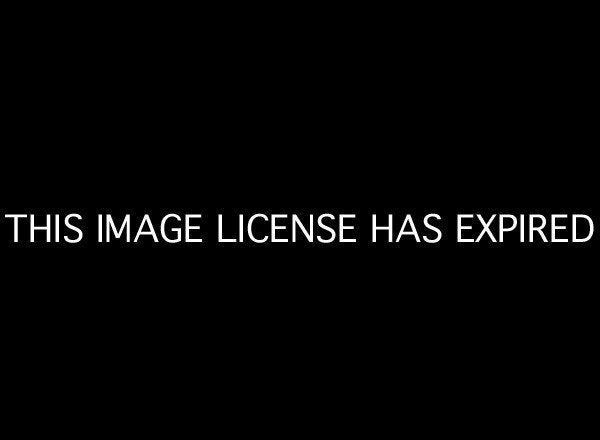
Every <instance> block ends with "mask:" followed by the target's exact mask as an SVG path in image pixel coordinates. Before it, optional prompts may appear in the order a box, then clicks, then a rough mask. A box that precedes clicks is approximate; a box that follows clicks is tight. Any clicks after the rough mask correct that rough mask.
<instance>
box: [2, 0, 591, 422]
mask: <svg viewBox="0 0 600 440" xmlns="http://www.w3.org/2000/svg"><path fill="white" fill-rule="evenodd" d="M52 12H57V11H52ZM153 12H157V11H153ZM163 12H164V11H163ZM247 12H248V14H247V13H246V12H240V11H239V10H237V9H236V11H233V10H232V11H228V12H227V13H225V14H224V15H223V14H221V15H216V14H215V13H214V12H212V11H211V12H207V11H204V12H195V13H193V14H190V15H188V14H186V13H184V12H183V11H180V12H177V13H175V15H173V16H171V15H170V14H169V15H167V14H166V13H165V15H164V16H163V14H162V12H161V14H159V15H160V18H156V16H155V15H152V17H150V16H147V15H146V13H145V12H144V13H141V12H140V11H137V12H136V13H133V14H127V15H126V14H125V13H124V12H122V13H119V14H114V16H112V15H111V16H110V17H107V18H102V19H100V18H99V17H100V15H97V14H100V12H97V13H96V12H95V13H94V14H92V15H85V19H83V18H82V16H78V18H77V19H75V18H74V19H66V22H65V23H63V22H62V21H57V20H50V19H48V16H46V17H45V16H44V14H43V13H41V14H40V16H36V17H35V19H34V18H33V15H36V14H34V13H33V12H32V11H30V12H28V14H26V15H25V16H23V17H24V19H25V20H24V21H19V23H18V24H16V25H15V26H14V29H10V30H8V31H7V39H6V44H5V52H4V55H3V66H4V67H3V70H4V72H3V73H4V74H5V79H4V80H3V85H4V87H3V96H4V99H3V110H4V111H3V124H2V125H3V133H4V136H3V137H4V142H3V156H4V158H3V160H2V173H1V176H2V177H1V179H2V201H1V202H2V205H1V206H2V213H3V214H4V213H5V212H31V213H42V212H43V213H67V212H79V213H83V214H86V215H87V216H89V215H92V214H94V213H96V212H105V211H107V210H110V211H113V212H124V211H131V212H151V213H153V214H155V215H158V214H160V213H163V212H169V211H175V212H179V213H186V212H190V213H202V214H204V215H205V216H206V217H208V218H210V217H211V216H214V215H215V214H216V213H217V212H222V211H229V212H237V211H239V210H243V211H246V212H252V211H256V212H288V213H292V212H294V213H319V212H325V211H328V212H334V213H335V212H356V213H359V215H361V243H360V244H359V245H348V246H342V245H338V246H331V247H326V248H323V247H321V248H317V247H291V246H285V245H283V246H275V245H273V246H268V247H262V248H252V247H244V248H234V249H232V248H227V249H225V248H218V247H216V246H214V245H210V244H207V245H206V246H199V247H175V248H164V247H158V248H154V247H152V246H138V247H129V248H128V247H126V246H124V247H117V248H115V247H111V248H102V247H98V246H95V245H94V244H93V243H88V244H83V245H81V246H76V247H63V246H54V247H53V246H39V247H35V248H31V247H27V246H23V247H20V246H10V245H9V243H8V242H7V240H4V242H3V245H2V254H3V257H5V258H3V263H2V264H3V270H2V273H3V278H4V282H3V284H4V285H5V286H6V287H5V288H3V289H2V291H3V295H2V301H3V303H4V304H3V307H2V311H3V314H4V315H5V319H3V324H4V327H5V331H4V338H3V339H4V341H5V347H6V348H5V355H6V356H5V358H6V362H5V365H7V366H8V367H9V370H10V373H9V374H8V375H7V376H6V382H7V384H8V385H9V386H10V388H11V389H13V388H14V389H15V393H14V394H11V396H14V397H11V404H10V408H11V412H12V413H13V414H15V415H20V416H23V414H31V410H32V409H34V408H35V409H38V410H40V411H39V412H40V413H41V414H45V415H46V417H47V418H45V419H44V420H47V421H46V422H44V423H49V424H52V425H57V426H63V423H67V424H71V423H73V420H74V419H77V420H78V421H83V422H88V423H86V425H87V426H88V427H89V426H99V427H107V426H109V425H112V422H113V421H123V420H128V421H131V420H133V421H134V425H136V426H138V427H148V426H150V427H152V428H153V429H158V426H157V425H160V426H163V427H165V428H166V429H167V430H168V431H171V430H174V429H176V428H180V427H181V426H183V425H184V424H183V422H184V421H191V422H192V423H193V424H201V426H198V427H200V428H202V427H203V426H204V425H203V423H205V420H207V419H208V420H210V421H212V422H213V423H214V422H216V423H217V424H218V425H219V426H221V427H222V429H225V430H230V429H239V428H242V429H251V428H255V427H256V428H261V429H266V428H269V429H273V428H274V427H275V426H276V425H278V424H279V423H281V422H283V423H282V424H283V426H284V427H285V428H286V429H287V430H286V431H282V432H288V431H290V430H291V431H295V430H298V429H306V430H308V432H314V431H313V430H312V429H313V428H312V427H313V426H315V422H317V423H318V422H323V421H328V422H330V423H329V426H330V428H329V429H331V430H332V431H331V432H337V430H340V429H344V428H350V429H357V430H358V429H359V428H363V429H365V430H366V431H365V432H372V431H373V430H375V429H383V428H384V427H386V426H387V425H388V424H389V423H391V424H392V426H395V427H396V428H399V427H400V428H401V427H403V426H407V427H408V425H404V424H403V423H405V422H401V421H402V420H407V419H408V420H410V421H412V422H413V423H416V424H418V425H420V426H421V427H422V428H423V429H426V430H431V429H440V428H441V429H455V428H460V429H465V428H467V427H469V428H471V429H473V428H474V427H475V425H477V424H478V423H481V422H483V425H484V426H485V427H486V428H487V429H488V430H490V429H491V430H497V429H507V430H509V432H512V431H510V430H511V429H512V428H511V427H512V426H514V423H515V422H522V421H525V420H528V421H532V420H533V421H534V423H532V424H531V426H532V428H533V429H540V427H548V426H551V427H553V428H556V429H557V428H558V426H557V425H559V424H560V425H561V426H563V427H566V428H568V429H573V424H572V423H573V419H572V418H571V416H572V415H573V414H576V415H577V417H578V418H579V420H580V421H581V420H583V419H584V418H585V417H586V414H588V411H589V409H586V408H587V405H586V403H585V402H586V396H589V395H590V394H591V393H592V390H593V389H595V388H594V385H593V381H592V375H591V372H592V371H593V369H594V366H595V365H596V364H595V363H594V362H592V359H593V356H592V355H593V348H594V347H593V341H594V339H595V338H596V336H597V327H598V326H597V322H596V320H595V314H596V310H597V304H596V301H595V299H594V297H593V295H594V293H595V290H597V289H596V287H595V284H594V283H593V281H595V279H594V269H595V266H596V262H597V253H596V247H597V238H595V239H594V242H593V243H590V244H587V245H560V244H559V245H552V246H544V245H541V246H522V245H521V246H518V245H515V244H508V245H506V246H486V245H482V246H460V245H458V244H456V243H455V242H454V241H455V240H454V238H455V236H454V225H453V218H454V216H455V215H456V214H457V213H460V212H477V213H487V214H490V213H512V214H518V213H530V212H531V213H545V214H549V213H585V214H588V215H592V216H593V217H594V218H595V220H596V221H597V212H598V211H597V208H596V207H595V205H596V203H595V200H596V199H595V195H594V193H593V188H594V187H595V186H596V184H595V180H596V179H595V178H594V177H595V174H594V161H593V159H592V154H593V152H592V147H593V146H594V145H596V144H597V135H596V133H595V130H594V128H595V121H596V118H597V108H596V107H595V102H596V101H597V85H596V84H595V82H594V81H593V78H595V77H597V69H596V68H595V66H594V65H593V54H594V52H593V49H594V47H593V46H592V44H591V43H592V40H591V39H589V38H590V36H589V35H588V33H591V32H592V29H591V28H589V27H588V26H587V25H586V24H585V23H584V22H583V21H582V19H581V18H580V17H575V18H569V17H567V16H566V15H565V16H563V17H561V19H560V20H559V21H556V19H553V20H550V19H549V18H543V17H542V16H541V15H540V14H539V13H536V14H532V15H527V17H526V18H524V17H525V13H524V11H521V13H520V14H516V15H514V16H513V15H510V14H509V16H506V15H504V14H500V11H496V12H494V13H487V12H483V11H481V13H480V15H477V13H476V12H475V11H469V14H466V11H445V12H441V11H427V12H425V13H420V14H416V13H414V12H412V11H404V12H397V11H395V12H393V13H392V12H385V11H380V12H376V13H374V14H371V13H369V14H367V13H366V11H353V12H354V14H351V15H347V14H346V13H344V14H338V13H332V14H328V15H327V17H326V18H325V14H324V11H321V13H319V14H308V16H307V15H306V14H303V13H301V11H295V12H293V13H284V12H283V11H281V12H280V13H276V12H275V11H272V10H270V11H269V13H268V14H267V13H266V12H265V11H262V12H261V11H255V10H253V11H247ZM305 12H306V11H305ZM338 12H339V11H338ZM446 12H448V13H449V12H453V13H454V15H446ZM538 12H539V11H538ZM69 13H70V14H73V13H74V12H73V11H70V12H69ZM250 13H253V14H251V15H249V14H250ZM75 14H76V13H75ZM278 14H280V15H278ZM470 14H474V15H470ZM184 16H185V18H184ZM69 17H70V15H69ZM102 17H104V15H102ZM257 17H259V18H260V19H259V18H257ZM517 17H518V18H517ZM63 18H65V16H64V15H63ZM375 212H376V213H380V214H387V213H395V214H405V213H413V214H423V213H428V212H438V213H440V214H441V215H443V217H444V219H445V220H446V221H447V225H448V227H447V228H445V229H444V233H445V238H444V241H443V243H441V244H440V245H438V246H420V247H417V246H413V245H411V244H410V243H407V244H406V245H401V246H394V247H377V248H376V247H374V246H371V245H369V244H368V238H369V234H368V229H367V228H366V225H368V223H364V221H365V220H368V218H369V215H370V214H371V213H375ZM363 229H366V232H365V231H363ZM3 233H5V231H3ZM4 237H6V235H4ZM54 411H56V412H58V413H61V414H63V416H62V417H54V416H52V414H53V412H54ZM36 413H38V412H36ZM40 417H41V416H40ZM173 417H174V418H173ZM40 420H41V419H40ZM92 423H93V424H92ZM578 425H579V423H578ZM48 426H50V425H48ZM133 429H139V428H135V427H134V428H133Z"/></svg>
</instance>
